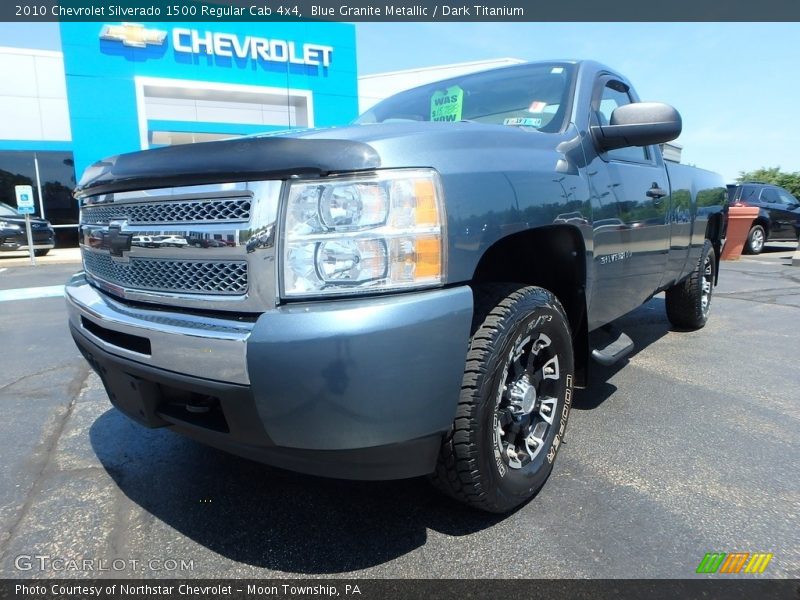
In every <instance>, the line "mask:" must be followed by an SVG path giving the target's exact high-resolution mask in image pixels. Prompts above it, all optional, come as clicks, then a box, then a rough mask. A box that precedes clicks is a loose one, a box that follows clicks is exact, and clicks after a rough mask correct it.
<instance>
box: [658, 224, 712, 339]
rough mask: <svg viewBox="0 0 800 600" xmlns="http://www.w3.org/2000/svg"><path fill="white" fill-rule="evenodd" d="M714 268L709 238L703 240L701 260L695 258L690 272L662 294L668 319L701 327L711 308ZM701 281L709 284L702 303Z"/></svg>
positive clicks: (678, 323)
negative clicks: (694, 264) (664, 298)
mask: <svg viewBox="0 0 800 600" xmlns="http://www.w3.org/2000/svg"><path fill="white" fill-rule="evenodd" d="M716 268H717V261H716V256H715V253H714V247H713V246H712V245H711V242H710V241H709V240H706V241H705V244H704V245H703V252H702V254H701V255H700V260H698V261H697V265H696V266H695V268H694V270H693V271H692V274H691V275H689V277H687V278H686V279H684V280H683V281H681V282H679V283H676V284H675V285H674V286H672V287H671V288H669V289H668V290H667V292H666V294H665V296H666V308H667V318H668V319H669V320H670V323H672V324H673V325H675V326H676V327H680V328H683V329H700V328H701V327H704V326H705V324H706V322H707V321H708V315H709V310H710V308H711V292H712V290H713V289H714V279H715V277H716ZM709 270H710V272H709ZM704 281H705V282H707V284H709V285H707V288H706V289H707V294H708V296H707V304H705V305H704V303H703V297H704V290H703V283H704Z"/></svg>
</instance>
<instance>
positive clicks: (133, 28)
mask: <svg viewBox="0 0 800 600" xmlns="http://www.w3.org/2000/svg"><path fill="white" fill-rule="evenodd" d="M100 39H101V40H112V41H115V42H122V45H123V46H128V47H129V48H145V47H146V46H147V45H148V44H152V45H154V46H161V45H162V44H163V43H164V40H165V39H167V32H166V31H162V30H160V29H145V26H144V25H142V24H141V23H123V24H122V25H103V30H102V31H101V32H100Z"/></svg>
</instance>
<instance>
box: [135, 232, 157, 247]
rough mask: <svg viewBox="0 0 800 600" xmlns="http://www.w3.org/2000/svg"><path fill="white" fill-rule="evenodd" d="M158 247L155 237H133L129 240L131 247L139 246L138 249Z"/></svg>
mask: <svg viewBox="0 0 800 600" xmlns="http://www.w3.org/2000/svg"><path fill="white" fill-rule="evenodd" d="M159 245H160V243H159V240H158V239H157V237H156V236H152V235H135V236H133V238H132V239H131V246H139V247H140V248H158V246H159Z"/></svg>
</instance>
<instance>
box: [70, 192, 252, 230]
mask: <svg viewBox="0 0 800 600" xmlns="http://www.w3.org/2000/svg"><path fill="white" fill-rule="evenodd" d="M250 208H251V201H250V199H249V198H231V199H225V200H201V201H197V200H191V201H169V202H147V203H141V204H108V205H95V206H86V207H85V208H84V209H83V211H82V213H81V222H83V223H87V224H91V225H107V224H108V223H109V222H111V221H112V220H116V219H125V220H126V221H127V222H128V223H130V224H133V225H148V224H155V223H210V222H214V223H237V222H244V221H247V220H248V219H250Z"/></svg>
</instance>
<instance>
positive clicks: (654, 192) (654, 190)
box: [645, 182, 667, 200]
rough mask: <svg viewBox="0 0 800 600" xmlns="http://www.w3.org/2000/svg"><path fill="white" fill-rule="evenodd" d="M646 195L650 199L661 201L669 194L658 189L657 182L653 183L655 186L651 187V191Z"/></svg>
mask: <svg viewBox="0 0 800 600" xmlns="http://www.w3.org/2000/svg"><path fill="white" fill-rule="evenodd" d="M645 193H646V194H647V197H648V198H652V199H653V200H660V199H661V198H663V197H664V196H666V195H667V192H665V191H664V190H662V189H661V188H660V187H658V184H657V183H655V182H653V185H652V186H650V189H649V190H647V192H645Z"/></svg>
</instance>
